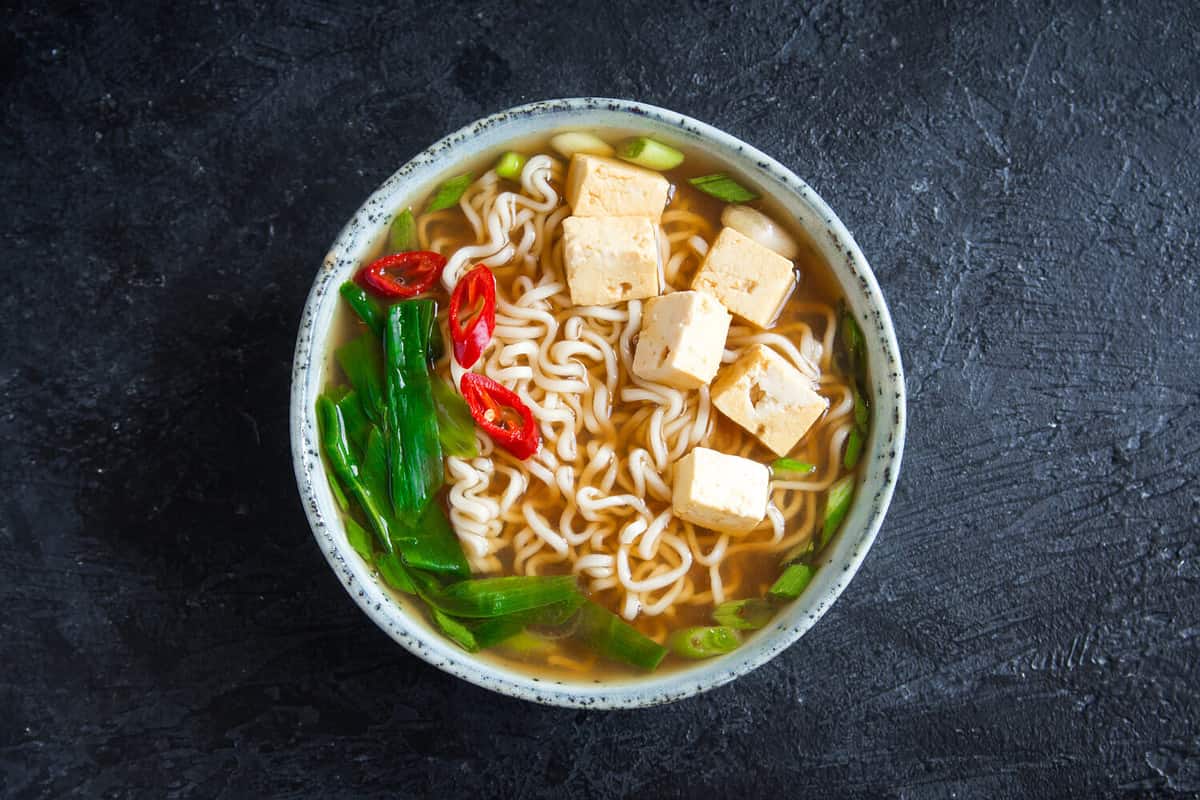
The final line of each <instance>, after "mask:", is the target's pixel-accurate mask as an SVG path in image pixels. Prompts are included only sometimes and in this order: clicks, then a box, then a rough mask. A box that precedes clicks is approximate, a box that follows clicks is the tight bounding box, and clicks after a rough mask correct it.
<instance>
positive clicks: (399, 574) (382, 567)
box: [375, 553, 417, 594]
mask: <svg viewBox="0 0 1200 800" xmlns="http://www.w3.org/2000/svg"><path fill="white" fill-rule="evenodd" d="M375 569H377V570H379V577H381V578H383V582H384V583H386V584H387V585H388V586H390V587H392V588H393V589H395V590H396V591H398V592H404V593H405V594H416V593H417V589H416V587H415V586H413V582H412V577H411V576H410V575H409V572H408V570H406V569H405V568H404V565H403V564H402V563H400V558H399V557H398V556H396V555H395V554H394V553H385V554H384V555H381V556H379V558H377V559H375Z"/></svg>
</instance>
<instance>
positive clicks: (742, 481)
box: [671, 447, 771, 533]
mask: <svg viewBox="0 0 1200 800" xmlns="http://www.w3.org/2000/svg"><path fill="white" fill-rule="evenodd" d="M770 483H771V475H770V471H769V470H768V469H767V467H766V466H765V465H764V464H759V463H758V462H757V461H751V460H750V459H748V458H742V457H741V456H730V455H726V454H724V453H718V452H717V451H716V450H709V449H708V448H707V447H696V448H694V449H693V450H692V452H690V453H688V454H687V455H686V456H684V457H683V458H681V459H679V462H678V463H677V464H676V465H675V487H674V489H673V490H672V496H671V505H672V510H673V511H674V513H675V516H677V517H679V518H681V519H685V520H687V521H688V522H691V523H692V524H694V525H699V526H700V527H702V528H708V529H709V530H714V531H719V532H720V533H745V532H747V531H750V530H753V529H754V528H756V527H757V526H758V523H760V522H762V520H763V517H765V516H766V515H767V495H768V490H769V488H770Z"/></svg>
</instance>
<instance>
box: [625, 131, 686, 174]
mask: <svg viewBox="0 0 1200 800" xmlns="http://www.w3.org/2000/svg"><path fill="white" fill-rule="evenodd" d="M617 156H618V157H619V158H622V159H624V160H625V161H628V162H629V163H631V164H637V165H638V166H639V167H646V168H647V169H655V170H659V171H660V172H665V171H666V170H669V169H674V168H675V167H678V166H679V165H680V164H682V163H683V153H681V152H679V151H678V150H676V149H675V148H674V147H671V146H670V145H665V144H663V143H662V142H659V141H657V140H655V139H651V138H649V137H647V136H635V137H633V138H631V139H626V140H625V141H623V142H621V143H620V144H619V145H617Z"/></svg>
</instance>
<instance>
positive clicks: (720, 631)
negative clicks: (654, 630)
mask: <svg viewBox="0 0 1200 800" xmlns="http://www.w3.org/2000/svg"><path fill="white" fill-rule="evenodd" d="M667 644H668V645H669V646H670V648H671V650H672V651H673V652H674V653H675V654H676V655H679V656H683V657H684V658H712V657H713V656H720V655H724V654H725V653H731V652H733V651H734V650H736V649H737V647H738V645H739V644H741V640H740V639H739V638H738V635H737V631H735V630H734V629H733V628H727V627H725V626H724V625H714V626H712V627H709V628H704V627H697V628H682V629H681V630H677V631H675V632H674V633H672V634H671V635H670V636H669V637H668V638H667Z"/></svg>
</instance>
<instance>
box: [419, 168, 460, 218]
mask: <svg viewBox="0 0 1200 800" xmlns="http://www.w3.org/2000/svg"><path fill="white" fill-rule="evenodd" d="M470 185H471V173H469V172H467V173H464V174H462V175H455V176H454V177H453V178H450V179H449V180H448V181H446V182H445V183H443V184H442V185H441V186H439V187H438V189H437V191H436V192H434V195H433V199H432V200H430V201H429V205H427V206H426V207H425V213H426V214H432V213H433V212H434V211H441V210H443V209H446V208H450V207H452V206H455V205H457V204H458V201H459V200H460V199H461V198H462V196H463V193H464V192H466V191H467V187H468V186H470Z"/></svg>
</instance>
